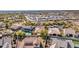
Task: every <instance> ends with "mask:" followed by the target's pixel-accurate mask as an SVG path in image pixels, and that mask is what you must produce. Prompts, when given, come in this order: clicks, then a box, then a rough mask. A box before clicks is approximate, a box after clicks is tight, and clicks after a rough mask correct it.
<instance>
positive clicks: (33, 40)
mask: <svg viewBox="0 0 79 59" xmlns="http://www.w3.org/2000/svg"><path fill="white" fill-rule="evenodd" d="M17 48H40V40H39V38H38V37H37V36H27V37H25V38H24V39H23V41H22V42H20V43H19V42H18V43H17Z"/></svg>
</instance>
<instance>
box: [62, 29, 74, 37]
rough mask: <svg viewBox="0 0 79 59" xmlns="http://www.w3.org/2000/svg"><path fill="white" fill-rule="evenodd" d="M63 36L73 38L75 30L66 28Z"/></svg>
mask: <svg viewBox="0 0 79 59" xmlns="http://www.w3.org/2000/svg"><path fill="white" fill-rule="evenodd" d="M63 34H64V36H67V37H74V36H75V30H74V29H72V28H66V29H63Z"/></svg>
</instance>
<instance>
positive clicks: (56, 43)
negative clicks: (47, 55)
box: [50, 38, 74, 48]
mask: <svg viewBox="0 0 79 59" xmlns="http://www.w3.org/2000/svg"><path fill="white" fill-rule="evenodd" d="M50 48H74V44H73V42H72V40H61V39H57V38H53V39H52V45H51V46H50Z"/></svg>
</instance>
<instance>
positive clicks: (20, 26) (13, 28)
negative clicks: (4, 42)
mask: <svg viewBox="0 0 79 59" xmlns="http://www.w3.org/2000/svg"><path fill="white" fill-rule="evenodd" d="M10 28H11V30H13V31H17V30H20V29H21V28H22V25H20V24H13V25H12V26H11V27H10Z"/></svg>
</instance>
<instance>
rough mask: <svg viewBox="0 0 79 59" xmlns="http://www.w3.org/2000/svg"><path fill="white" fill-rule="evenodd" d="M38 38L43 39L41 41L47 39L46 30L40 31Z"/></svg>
mask: <svg viewBox="0 0 79 59" xmlns="http://www.w3.org/2000/svg"><path fill="white" fill-rule="evenodd" d="M40 36H41V37H42V38H43V39H47V36H48V30H46V29H45V30H41V32H40Z"/></svg>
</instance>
